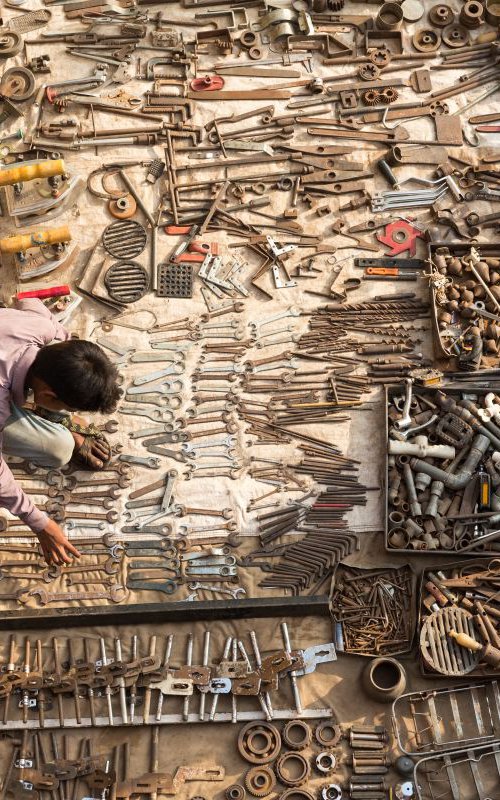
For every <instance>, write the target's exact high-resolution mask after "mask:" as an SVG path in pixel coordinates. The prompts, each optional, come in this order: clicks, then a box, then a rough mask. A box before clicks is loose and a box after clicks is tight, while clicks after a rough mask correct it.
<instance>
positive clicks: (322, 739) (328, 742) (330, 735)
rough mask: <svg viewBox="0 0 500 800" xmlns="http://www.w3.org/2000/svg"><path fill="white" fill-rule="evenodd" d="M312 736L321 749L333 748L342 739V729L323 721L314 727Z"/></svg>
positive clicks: (327, 720) (328, 721)
mask: <svg viewBox="0 0 500 800" xmlns="http://www.w3.org/2000/svg"><path fill="white" fill-rule="evenodd" d="M314 736H315V737H316V741H317V742H318V744H319V745H320V746H321V747H324V748H330V747H335V746H336V745H337V744H338V743H339V742H340V740H341V738H342V728H341V727H340V725H336V724H335V723H333V722H331V721H330V720H329V719H325V720H323V722H320V723H319V725H317V726H316V730H315V731H314Z"/></svg>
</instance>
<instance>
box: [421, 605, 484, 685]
mask: <svg viewBox="0 0 500 800" xmlns="http://www.w3.org/2000/svg"><path fill="white" fill-rule="evenodd" d="M451 630H454V631H458V632H460V633H466V634H468V636H471V637H472V638H473V639H475V640H476V641H477V636H476V631H475V628H474V625H473V622H472V614H469V612H468V611H465V609H463V608H458V607H457V606H450V607H449V608H441V609H439V611H434V613H433V614H431V615H430V616H429V617H427V619H426V620H425V622H424V624H423V625H422V628H421V631H420V652H421V653H422V658H423V659H424V661H425V665H426V666H427V667H428V668H429V669H432V670H434V671H435V672H439V673H441V675H467V673H468V672H472V670H473V669H475V668H476V666H477V664H478V663H479V654H478V653H477V652H471V651H470V650H467V649H466V648H465V647H461V646H460V645H458V644H457V643H456V642H455V640H454V639H452V638H451V636H449V635H448V632H449V631H451Z"/></svg>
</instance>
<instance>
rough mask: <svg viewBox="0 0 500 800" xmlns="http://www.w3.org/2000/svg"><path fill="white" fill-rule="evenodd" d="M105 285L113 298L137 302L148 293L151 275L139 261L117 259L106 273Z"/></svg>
mask: <svg viewBox="0 0 500 800" xmlns="http://www.w3.org/2000/svg"><path fill="white" fill-rule="evenodd" d="M104 285H105V287H106V289H107V290H108V294H109V296H110V297H111V299H112V300H116V301H117V302H118V303H135V302H136V300H140V299H141V297H144V295H145V294H146V292H147V290H148V286H149V277H148V273H147V272H146V270H145V269H144V267H142V266H141V265H140V264H138V263H137V261H117V263H116V264H113V265H112V266H111V267H110V268H109V269H108V270H107V272H106V273H105V275H104Z"/></svg>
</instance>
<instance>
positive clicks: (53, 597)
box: [21, 585, 127, 606]
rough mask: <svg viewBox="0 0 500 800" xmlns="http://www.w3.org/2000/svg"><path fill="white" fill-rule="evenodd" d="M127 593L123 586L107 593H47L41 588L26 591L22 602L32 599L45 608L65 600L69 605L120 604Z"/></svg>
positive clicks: (116, 586)
mask: <svg viewBox="0 0 500 800" xmlns="http://www.w3.org/2000/svg"><path fill="white" fill-rule="evenodd" d="M126 596H127V592H126V589H125V587H124V586H118V585H114V586H110V588H109V589H108V590H107V591H102V592H47V591H46V589H44V588H42V587H41V586H38V587H36V588H35V589H28V591H26V592H24V593H23V597H24V598H25V599H24V600H21V602H27V601H28V600H29V599H30V598H32V597H34V598H35V599H37V600H38V602H39V603H40V605H42V606H46V605H47V603H58V602H60V601H61V600H66V601H68V602H70V603H72V602H74V601H75V600H111V602H112V603H121V602H122V600H125V598H126Z"/></svg>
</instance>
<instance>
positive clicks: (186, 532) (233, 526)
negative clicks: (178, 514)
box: [179, 522, 238, 537]
mask: <svg viewBox="0 0 500 800" xmlns="http://www.w3.org/2000/svg"><path fill="white" fill-rule="evenodd" d="M220 530H227V531H237V530H238V525H237V523H236V522H226V524H225V525H222V524H218V525H208V526H207V525H204V526H203V527H201V526H199V527H196V528H193V527H191V528H190V527H188V525H180V526H179V536H187V537H189V536H190V535H191V534H192V533H200V531H220Z"/></svg>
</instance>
